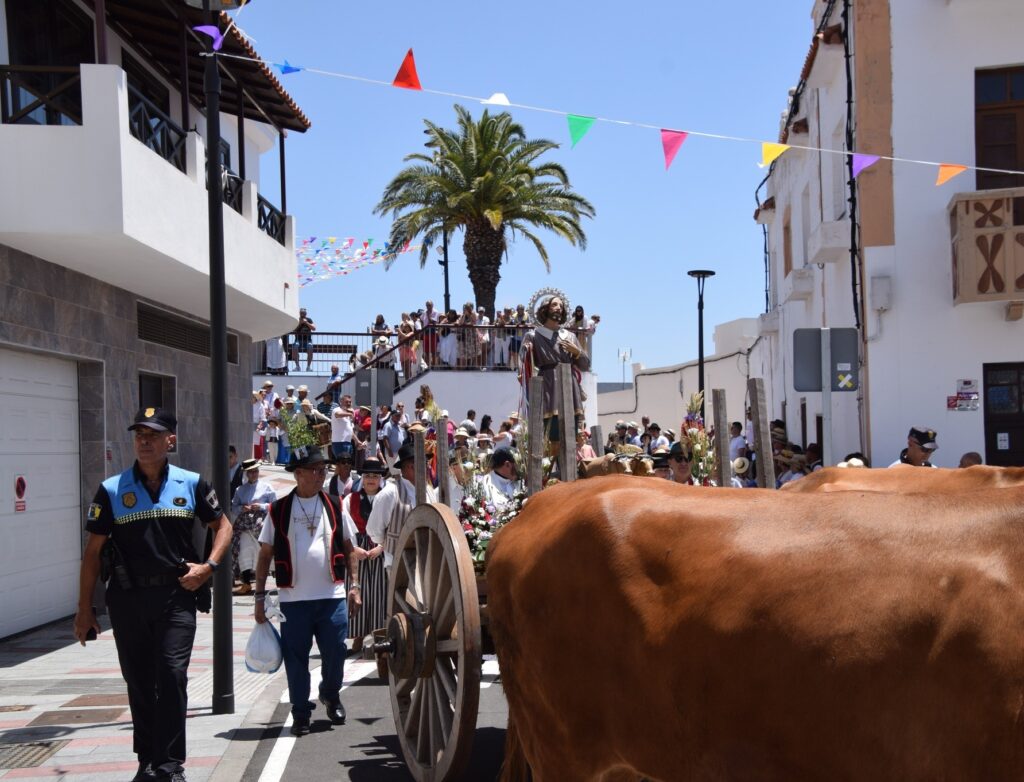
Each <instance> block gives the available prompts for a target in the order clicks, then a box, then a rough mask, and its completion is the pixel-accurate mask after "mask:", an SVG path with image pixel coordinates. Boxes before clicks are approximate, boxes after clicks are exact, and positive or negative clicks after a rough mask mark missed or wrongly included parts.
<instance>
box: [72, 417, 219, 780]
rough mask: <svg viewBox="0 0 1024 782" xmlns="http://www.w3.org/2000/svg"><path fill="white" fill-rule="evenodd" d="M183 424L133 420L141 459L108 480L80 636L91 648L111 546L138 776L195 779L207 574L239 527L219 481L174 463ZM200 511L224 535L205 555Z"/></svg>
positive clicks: (93, 535)
mask: <svg viewBox="0 0 1024 782" xmlns="http://www.w3.org/2000/svg"><path fill="white" fill-rule="evenodd" d="M176 427H177V421H176V419H175V418H174V416H173V415H171V413H169V412H167V411H166V410H162V409H160V408H154V407H148V408H146V409H144V410H140V411H139V413H138V415H136V416H135V423H133V424H132V425H131V426H130V427H128V429H129V431H132V432H133V433H134V446H135V459H136V461H135V464H134V465H132V467H130V468H129V469H127V470H125V471H124V472H123V473H120V474H119V475H114V476H113V477H111V478H108V479H107V480H105V481H104V482H103V483H102V484H101V485H100V488H99V490H98V491H97V492H96V496H95V498H94V499H93V503H92V505H90V506H89V512H88V517H87V519H86V523H85V529H86V531H87V532H88V533H89V539H88V541H87V543H86V547H85V553H84V554H83V555H82V570H81V576H80V583H79V598H78V613H77V614H76V615H75V627H74V629H75V637H76V638H77V639H78V640H79V641H80V642H81V643H82V645H83V646H84V645H85V642H86V640H90V639H91V638H92V637H95V636H94V635H93V633H95V632H98V631H99V625H98V624H97V622H96V616H95V614H94V613H93V610H92V608H91V602H92V593H93V586H94V585H95V583H96V579H97V577H98V576H99V575H100V568H101V553H103V554H104V558H105V561H108V562H109V565H110V566H109V568H108V569H109V570H110V571H111V574H110V580H109V583H108V584H107V607H108V609H109V611H110V623H111V626H112V627H113V630H114V641H115V642H116V644H117V655H118V659H119V660H120V663H121V673H122V675H123V676H124V680H125V682H126V683H127V685H128V703H129V706H130V707H131V712H132V722H133V723H134V728H135V730H134V749H135V753H136V754H137V755H138V757H139V770H138V772H137V773H136V775H135V777H134V780H133V782H139V781H140V780H172V782H184V780H185V773H184V770H183V764H184V762H185V710H186V707H187V694H186V690H185V688H186V683H187V680H188V679H187V669H188V663H189V658H190V656H191V654H192V643H193V641H194V639H195V634H196V606H197V602H201V603H202V604H203V605H201V606H200V607H201V608H203V609H204V610H209V586H208V585H207V580H208V579H209V578H210V576H211V575H212V574H213V572H214V571H215V570H216V569H217V566H218V565H217V563H218V562H219V561H220V560H221V559H222V557H223V556H224V553H225V552H226V551H227V549H228V547H229V546H230V545H231V524H230V523H229V522H228V521H227V520H226V519H225V517H224V515H223V514H222V512H221V509H220V505H219V503H218V501H217V495H216V493H215V492H214V491H213V489H211V488H210V485H209V484H208V483H207V482H206V481H204V480H203V479H202V478H200V476H199V475H198V474H197V473H194V472H188V471H186V470H182V469H181V468H179V467H175V466H174V465H172V464H169V463H168V461H167V451H168V449H170V448H171V446H172V445H173V444H174V442H175V433H174V432H175V429H176ZM196 517H198V518H199V520H200V521H202V522H203V523H204V524H206V525H207V526H208V527H209V528H210V529H211V530H212V531H213V533H214V539H213V549H212V551H211V553H210V556H209V558H208V559H207V560H206V561H205V562H200V561H199V556H198V554H197V553H196V550H195V548H194V546H193V543H192V524H193V520H194V519H195V518H196ZM105 546H106V549H105ZM108 552H109V553H110V555H111V556H110V559H109V560H106V555H107V553H108Z"/></svg>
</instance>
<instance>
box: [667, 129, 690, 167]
mask: <svg viewBox="0 0 1024 782" xmlns="http://www.w3.org/2000/svg"><path fill="white" fill-rule="evenodd" d="M686 135H687V134H686V133H685V132H684V131H682V130H662V131H661V146H662V149H664V150H665V170H666V171H668V167H669V166H671V165H672V161H673V160H675V157H676V152H678V151H679V147H681V146H682V145H683V142H684V141H686Z"/></svg>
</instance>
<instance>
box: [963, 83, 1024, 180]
mask: <svg viewBox="0 0 1024 782" xmlns="http://www.w3.org/2000/svg"><path fill="white" fill-rule="evenodd" d="M974 147H975V158H976V160H977V164H978V165H979V166H981V167H984V168H1002V169H1010V170H1020V169H1021V167H1022V166H1024V68H1000V69H998V70H990V71H976V72H975V74H974ZM976 186H977V188H978V189H979V190H994V189H997V188H1003V187H1024V177H1021V176H1014V175H1013V174H995V173H992V172H990V171H978V172H977V184H976Z"/></svg>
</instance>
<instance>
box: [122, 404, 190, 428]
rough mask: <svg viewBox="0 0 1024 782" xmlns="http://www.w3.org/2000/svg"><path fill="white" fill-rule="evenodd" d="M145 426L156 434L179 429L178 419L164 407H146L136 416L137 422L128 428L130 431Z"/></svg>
mask: <svg viewBox="0 0 1024 782" xmlns="http://www.w3.org/2000/svg"><path fill="white" fill-rule="evenodd" d="M140 426H144V427H146V428H147V429H152V430H153V431H156V432H170V433H171V434H174V430H175V429H177V428H178V419H177V418H175V417H174V414H173V413H171V412H170V411H169V410H164V409H163V408H162V407H144V408H142V409H141V410H139V412H138V413H136V414H135V422H134V423H133V424H132V425H131V426H129V427H128V431H129V432H130V431H132V430H133V429H138V428H139V427H140Z"/></svg>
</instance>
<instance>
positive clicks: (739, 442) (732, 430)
mask: <svg viewBox="0 0 1024 782" xmlns="http://www.w3.org/2000/svg"><path fill="white" fill-rule="evenodd" d="M729 435H730V437H729V461H730V462H734V461H736V460H737V459H739V458H740V457H741V456H746V455H747V439H746V438H745V437H744V436H743V424H741V423H740V422H739V421H733V422H732V426H730V427H729Z"/></svg>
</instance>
